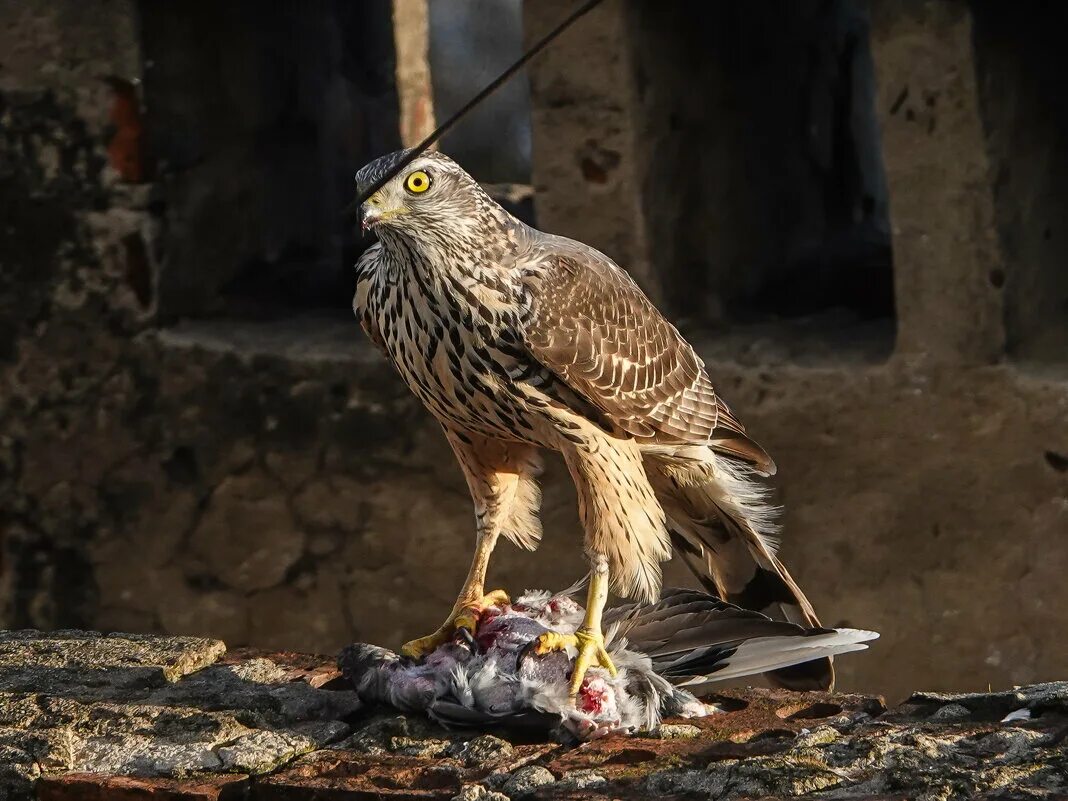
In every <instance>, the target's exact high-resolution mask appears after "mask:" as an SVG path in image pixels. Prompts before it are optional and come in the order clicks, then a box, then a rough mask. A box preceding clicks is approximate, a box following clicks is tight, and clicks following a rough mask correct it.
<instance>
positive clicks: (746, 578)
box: [646, 449, 834, 689]
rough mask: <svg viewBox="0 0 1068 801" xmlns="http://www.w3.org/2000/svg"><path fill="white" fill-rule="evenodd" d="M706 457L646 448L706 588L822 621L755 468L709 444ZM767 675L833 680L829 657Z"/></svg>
mask: <svg viewBox="0 0 1068 801" xmlns="http://www.w3.org/2000/svg"><path fill="white" fill-rule="evenodd" d="M703 450H704V452H703V454H702V456H703V458H701V459H700V460H694V459H693V458H691V457H690V456H687V457H686V458H683V459H675V458H672V457H671V456H670V455H668V454H665V453H663V452H662V451H659V450H658V451H657V452H654V453H647V454H646V470H647V472H648V474H649V477H650V481H651V482H652V484H653V486H654V488H655V490H656V493H657V497H658V498H659V499H660V502H661V505H662V506H663V508H664V511H665V513H666V514H667V516H668V524H669V528H670V529H671V533H672V544H673V546H674V547H675V550H676V553H678V554H679V555H680V557H681V558H682V559H683V561H684V562H685V563H686V565H687V566H688V567H689V568H690V570H691V571H693V573H694V575H695V576H696V577H697V579H698V580H699V581H700V582H701V584H702V585H703V586H704V587H705V589H707V590H709V591H711V592H715V593H717V594H718V595H719V596H720V597H721V598H723V599H724V600H726V601H729V602H730V603H733V604H737V605H738V606H741V607H744V608H746V609H753V610H757V611H761V612H764V613H765V614H768V615H769V616H771V617H772V618H775V619H779V620H785V621H789V622H791V623H797V624H800V625H804V626H818V625H819V619H818V618H817V616H816V613H815V610H814V609H813V608H812V604H811V603H810V602H809V600H808V598H807V597H805V594H804V592H802V591H801V588H800V587H798V585H797V582H795V581H794V579H793V577H792V576H791V575H790V573H789V571H788V570H787V569H786V567H785V566H784V565H783V564H782V562H781V561H780V560H779V558H778V556H776V549H777V547H778V539H777V538H776V536H775V534H776V533H777V531H778V528H777V526H776V525H775V523H774V517H775V514H776V511H777V510H776V508H775V507H774V506H772V505H771V504H769V503H768V500H767V490H766V489H765V488H764V487H763V485H761V484H760V483H759V482H757V481H756V480H755V477H754V471H752V469H751V468H748V467H747V466H745V465H743V464H742V463H740V462H738V461H736V460H734V459H732V458H730V457H727V456H722V455H718V454H715V453H713V452H712V451H710V450H708V449H703ZM768 678H769V679H770V680H772V681H773V682H775V683H776V684H779V685H781V686H784V687H789V688H791V689H826V688H830V687H832V686H833V684H834V670H833V667H832V665H831V661H830V659H819V660H816V661H812V662H807V663H806V664H804V665H799V666H797V667H794V668H790V669H788V670H781V671H780V670H777V671H772V672H770V673H769V674H768Z"/></svg>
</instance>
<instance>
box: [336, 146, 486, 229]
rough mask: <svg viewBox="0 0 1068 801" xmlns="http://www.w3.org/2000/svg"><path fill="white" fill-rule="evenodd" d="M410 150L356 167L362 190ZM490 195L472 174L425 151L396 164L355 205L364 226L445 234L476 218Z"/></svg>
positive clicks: (434, 153)
mask: <svg viewBox="0 0 1068 801" xmlns="http://www.w3.org/2000/svg"><path fill="white" fill-rule="evenodd" d="M408 152H409V151H407V150H398V151H396V152H395V153H390V154H389V155H386V156H382V157H381V158H379V159H376V160H374V161H372V162H371V163H370V164H368V165H366V166H365V167H363V168H362V169H361V170H360V171H359V172H358V173H356V191H357V193H362V192H363V191H364V190H365V189H367V188H368V187H369V186H371V184H373V183H374V182H375V181H376V180H378V179H379V178H381V177H382V176H383V175H385V174H386V173H387V172H389V171H390V170H392V169H393V168H394V167H395V166H396V165H397V163H398V162H399V161H400V160H401V159H403V158H404V157H405V156H406V155H407V154H408ZM492 202H493V201H492V200H490V199H489V197H488V196H487V195H486V193H485V192H483V191H482V188H481V187H480V186H479V185H478V183H477V182H476V181H475V179H474V178H472V177H471V176H470V175H468V174H467V173H466V172H465V171H464V170H463V168H461V167H460V165H459V164H457V163H456V162H455V161H453V160H452V159H450V158H449V157H448V156H446V155H445V154H443V153H436V152H427V153H423V154H421V155H420V156H419V157H418V158H417V159H415V161H413V162H412V163H411V164H409V165H408V166H407V167H405V168H404V169H403V170H401V172H400V173H398V174H397V175H395V176H394V177H393V178H392V179H390V181H389V182H388V183H387V184H386V185H385V186H383V187H382V188H381V189H379V190H378V191H377V192H375V193H374V194H373V195H372V196H371V197H370V198H368V200H367V202H365V203H364V204H363V205H362V206H361V207H360V222H361V225H362V227H363V229H364V230H365V231H366V230H368V229H372V228H373V229H377V230H379V231H382V230H383V229H385V230H393V231H399V232H402V233H406V234H408V235H409V236H412V237H416V238H426V237H435V238H444V239H447V238H449V237H450V236H451V235H453V234H455V233H457V232H458V229H460V228H463V227H464V226H465V223H467V222H468V221H471V220H474V219H477V217H478V212H479V211H480V209H481V208H484V207H485V206H486V204H487V203H490V204H492Z"/></svg>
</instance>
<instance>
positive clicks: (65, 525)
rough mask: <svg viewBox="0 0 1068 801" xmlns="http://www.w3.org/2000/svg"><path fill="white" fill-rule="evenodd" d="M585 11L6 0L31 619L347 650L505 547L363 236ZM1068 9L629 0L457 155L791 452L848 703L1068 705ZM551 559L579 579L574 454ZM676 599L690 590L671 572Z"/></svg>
mask: <svg viewBox="0 0 1068 801" xmlns="http://www.w3.org/2000/svg"><path fill="white" fill-rule="evenodd" d="M576 2H577V0H527V1H526V2H522V0H392V2H391V0H360V2H354V1H353V0H311V1H309V2H296V0H271V1H270V2H264V1H263V0H228V1H227V2H224V3H217V2H206V1H202V0H184V1H183V2H171V3H163V2H153V0H142V1H141V2H138V0H0V548H2V550H0V554H2V573H0V575H2V578H0V627H8V628H23V627H35V628H42V629H52V628H59V627H65V628H71V627H78V628H95V629H104V630H123V631H134V632H171V633H189V634H200V635H211V636H217V637H221V638H223V639H225V640H226V641H227V642H228V643H229V644H230V645H231V646H240V645H246V644H252V645H255V646H261V647H266V648H283V649H299V650H309V651H318V652H325V653H330V652H333V651H336V650H337V649H338V648H340V647H341V646H342V645H344V644H346V643H348V642H350V641H352V640H355V639H362V640H371V641H375V642H379V643H381V644H384V645H389V646H397V645H399V643H401V642H403V641H404V640H406V639H409V638H412V637H414V636H418V635H422V634H425V633H427V632H428V631H429V630H430V629H431V628H432V627H434V626H436V625H437V624H438V623H440V620H441V618H442V617H443V616H444V614H445V612H446V611H447V609H448V607H449V605H450V604H451V602H452V600H453V598H454V596H455V592H456V590H457V588H458V586H459V583H460V581H461V578H462V576H463V573H464V571H465V569H466V565H467V562H468V559H469V554H470V548H471V546H472V543H473V530H474V528H473V519H472V512H471V506H470V501H469V499H468V496H467V492H466V489H465V487H464V483H463V480H462V478H461V476H460V473H459V470H458V469H457V467H456V466H455V464H454V462H453V458H452V456H451V453H450V452H449V449H448V447H447V445H446V443H445V441H444V439H443V437H442V435H441V433H440V430H439V429H438V428H437V426H436V424H434V422H433V421H432V419H431V418H430V417H429V415H428V414H427V413H426V412H425V411H424V410H423V409H422V408H421V406H420V405H419V404H418V402H417V401H416V400H415V398H414V397H413V396H411V395H410V394H409V392H408V390H407V389H406V388H405V387H404V386H403V385H402V383H401V382H400V380H399V379H398V378H397V377H396V376H395V375H394V374H393V372H392V371H391V369H390V368H389V367H388V366H387V365H386V364H385V362H384V361H383V360H382V359H381V358H380V357H379V355H378V354H377V353H376V352H375V351H374V350H373V348H372V347H371V346H370V345H369V343H367V342H366V341H365V339H364V336H363V334H362V333H361V332H360V330H359V328H358V326H357V324H356V322H355V321H354V320H353V319H352V315H351V311H350V302H351V296H352V290H353V285H354V281H353V272H352V264H353V262H354V261H355V259H356V257H357V256H358V254H359V252H360V249H361V248H362V247H363V246H364V244H363V243H362V242H361V241H360V239H359V236H358V233H357V232H356V231H354V230H353V227H352V223H351V221H346V220H344V219H343V218H342V216H341V214H340V212H341V209H342V207H343V206H344V205H345V204H346V203H347V202H349V201H350V200H351V198H352V190H353V183H352V176H353V174H354V172H355V171H356V170H357V169H358V168H359V167H360V166H361V165H362V164H364V163H365V162H367V161H369V160H370V159H372V158H374V157H376V156H378V155H380V154H382V153H384V152H388V151H390V150H393V149H395V148H397V147H400V146H401V145H402V143H412V142H415V141H417V140H418V139H419V138H421V136H422V135H423V134H424V133H426V132H427V131H429V130H431V129H432V128H433V127H434V123H435V120H438V121H440V120H441V119H444V118H445V117H446V116H447V115H448V114H449V113H450V112H451V111H453V110H455V109H456V108H457V107H458V106H460V105H462V103H463V102H464V101H465V100H466V99H467V98H468V97H469V96H470V95H471V94H473V93H474V92H475V91H477V89H478V88H480V87H481V86H482V85H483V84H484V83H486V82H487V81H488V80H489V79H490V78H491V77H492V76H493V75H495V74H496V73H497V72H498V71H499V70H500V69H501V68H503V66H505V65H506V64H507V63H509V62H510V61H511V60H513V59H514V58H516V57H517V56H518V55H519V53H520V52H521V50H522V47H523V43H524V41H526V42H530V41H532V40H533V39H534V38H536V37H537V36H539V35H540V34H541V33H543V32H545V31H546V30H548V29H549V28H550V27H551V26H553V25H555V23H556V22H557V21H558V20H560V19H561V18H562V17H563V16H564V15H565V14H566V13H567V12H568V11H569V10H570V9H571V8H572V7H573V6H574V4H575V3H576ZM1066 27H1068V4H1063V3H1057V2H1034V3H1028V4H1023V5H1021V4H1018V3H1012V2H1009V0H974V1H973V2H965V1H964V0H878V2H872V3H870V4H869V3H864V2H861V0H791V1H790V2H787V1H786V0H772V1H770V2H762V3H752V2H743V0H715V1H713V0H676V1H675V2H671V3H655V2H652V0H605V2H604V3H603V4H602V5H601V6H600V7H599V8H598V9H597V10H596V11H595V12H593V13H592V14H590V15H589V16H588V17H586V18H584V19H583V20H581V21H580V22H578V23H577V24H576V25H575V26H574V27H573V28H572V29H571V30H569V31H568V32H567V33H565V34H564V35H563V36H562V37H561V38H560V39H559V40H557V42H556V43H555V44H554V45H553V46H552V47H551V48H550V49H549V50H548V51H547V52H546V53H545V54H543V55H542V56H541V57H540V58H539V59H538V60H537V61H536V62H534V64H533V65H532V66H531V68H530V69H529V71H528V72H527V73H526V74H524V75H521V76H520V77H519V78H517V79H516V80H514V81H513V82H512V83H510V84H509V85H508V86H507V87H506V88H505V89H504V90H503V91H501V92H500V93H499V94H497V95H496V96H495V97H494V98H492V99H491V100H490V101H489V102H487V103H486V104H485V106H483V107H481V108H480V109H479V110H478V111H477V112H476V113H474V114H472V115H471V116H470V117H469V118H468V119H467V120H466V121H465V122H464V123H463V124H462V125H460V126H458V127H457V128H456V129H455V130H454V131H453V132H452V133H451V134H450V135H449V136H447V137H446V138H445V140H444V141H443V142H442V143H441V147H442V149H443V150H444V151H446V152H448V153H450V154H451V155H453V156H454V157H456V158H457V159H458V160H459V161H460V162H461V163H462V164H464V165H465V166H466V167H467V168H468V169H469V170H470V171H471V172H472V173H473V174H474V175H475V177H476V178H478V179H479V180H480V181H483V182H485V183H486V184H487V185H488V186H489V188H490V190H491V191H492V192H493V193H494V195H495V196H497V197H498V198H500V199H501V200H502V202H504V203H506V204H508V206H509V207H510V208H512V209H513V210H514V211H515V212H516V213H517V214H519V215H521V216H523V217H524V218H525V219H527V220H529V221H534V222H536V224H537V225H538V226H539V227H541V228H543V229H545V230H548V231H552V232H555V233H560V234H565V235H568V236H573V237H576V238H578V239H582V240H584V241H586V242H588V243H590V244H592V245H594V246H596V247H598V248H600V249H601V250H603V251H605V252H606V253H608V254H609V255H610V256H612V257H613V258H614V259H615V260H616V261H618V262H619V263H620V264H622V265H623V266H625V267H626V268H627V269H628V270H630V271H631V273H632V274H633V275H634V276H635V277H636V278H637V279H638V280H639V282H640V283H641V284H642V285H643V286H644V287H645V288H646V290H647V291H648V292H649V294H650V295H652V296H653V297H654V298H656V299H657V301H658V302H659V303H660V304H661V305H662V307H663V308H664V309H665V310H666V311H668V312H669V314H670V315H671V316H672V317H673V319H675V320H677V321H678V322H679V324H680V327H681V328H682V330H683V331H684V333H685V334H686V335H687V336H688V337H689V338H690V339H691V340H692V341H693V342H694V343H695V345H697V347H698V349H699V350H700V352H701V353H702V355H703V356H704V357H705V359H706V362H707V363H708V367H709V372H710V373H711V376H712V378H713V381H714V383H716V385H717V388H718V389H719V390H720V391H721V393H722V394H723V395H724V396H725V397H726V398H727V399H728V401H729V402H730V403H731V405H732V406H733V407H734V409H735V411H736V412H737V413H738V415H739V417H740V418H741V419H742V420H744V421H745V423H746V424H747V426H748V427H749V430H750V432H751V433H752V434H753V436H754V437H755V438H756V439H757V440H758V441H760V442H761V443H762V444H763V445H764V446H765V447H766V448H767V449H768V450H769V451H770V452H771V453H772V454H773V455H774V457H775V458H776V460H777V461H778V464H779V475H778V476H777V477H776V485H777V490H778V493H779V496H780V499H781V501H782V503H783V504H784V505H785V508H786V512H785V517H784V524H785V533H784V545H783V555H784V558H785V560H786V562H787V563H788V564H789V565H790V566H791V568H792V570H793V572H794V574H795V576H797V578H798V579H799V581H800V583H801V584H802V586H803V587H804V588H805V589H806V591H807V592H808V594H809V596H810V597H811V598H812V600H813V602H814V603H815V606H816V608H817V610H818V611H819V612H820V614H821V616H822V618H823V620H824V622H825V623H829V624H836V625H838V624H841V625H851V626H857V627H864V628H874V629H877V630H878V631H880V632H882V635H883V638H882V639H881V640H880V641H879V643H877V644H876V646H875V648H874V649H873V650H872V651H871V652H869V653H868V654H864V655H856V656H855V657H853V658H846V659H843V660H841V662H840V669H839V676H840V686H841V687H843V688H847V689H862V690H868V691H877V692H883V693H885V694H887V695H888V696H889V697H891V698H898V697H900V696H902V695H904V694H905V693H907V692H908V691H910V690H913V689H919V688H922V689H940V688H955V689H985V688H986V687H987V686H988V685H991V686H993V687H995V688H997V687H1005V686H1008V685H1011V684H1014V683H1023V682H1031V681H1038V680H1047V679H1054V678H1065V677H1068V639H1066V638H1065V637H1064V636H1063V634H1064V631H1065V619H1066V615H1065V607H1066V605H1068V582H1066V581H1065V578H1064V577H1065V572H1066V568H1068V264H1066V257H1068V227H1066V223H1068V85H1066V84H1068V55H1066V54H1065V50H1064V47H1063V43H1062V38H1063V31H1064V30H1065V28H1066ZM545 485H546V487H545V489H546V491H545V504H544V518H545V523H546V538H545V542H544V543H543V545H542V548H541V550H540V551H539V552H537V553H536V554H533V555H528V554H525V553H519V552H518V551H516V550H515V549H514V548H513V547H512V546H511V545H509V544H502V546H501V547H500V548H499V549H498V553H497V556H496V559H495V563H494V565H493V568H492V572H491V583H492V584H493V585H494V586H497V585H500V586H504V587H507V588H509V589H510V590H512V591H513V592H518V591H520V590H522V589H523V588H526V587H553V588H558V587H562V586H564V585H566V584H569V583H571V581H572V580H574V579H575V578H577V577H578V576H579V575H580V574H581V573H582V572H583V566H582V562H581V561H580V551H581V546H580V542H581V538H580V535H579V529H578V523H577V517H576V513H575V510H574V493H573V490H572V489H571V486H570V482H569V481H568V480H567V479H566V476H564V473H563V470H562V469H561V467H560V465H559V464H557V463H556V461H555V460H554V461H553V462H552V465H551V468H550V470H549V472H548V475H547V476H546V478H545ZM668 580H669V582H671V583H687V584H688V583H690V579H689V577H688V576H687V574H686V572H685V570H684V569H683V568H681V567H680V566H678V565H675V564H672V565H670V566H669V569H668Z"/></svg>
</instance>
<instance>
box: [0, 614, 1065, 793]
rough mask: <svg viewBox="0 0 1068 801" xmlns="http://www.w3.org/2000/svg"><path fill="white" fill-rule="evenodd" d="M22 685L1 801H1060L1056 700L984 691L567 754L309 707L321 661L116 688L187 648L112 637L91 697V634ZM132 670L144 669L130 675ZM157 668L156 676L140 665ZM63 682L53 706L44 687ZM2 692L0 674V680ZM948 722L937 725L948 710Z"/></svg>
mask: <svg viewBox="0 0 1068 801" xmlns="http://www.w3.org/2000/svg"><path fill="white" fill-rule="evenodd" d="M19 634H20V633H19V632H5V633H3V641H4V642H8V641H11V640H18V641H19V642H22V643H24V644H25V646H24V648H23V650H22V652H21V655H22V657H23V658H24V659H25V660H26V665H25V667H24V669H23V676H24V678H26V679H27V680H29V681H31V682H32V678H33V671H35V670H38V671H42V672H44V673H45V676H44V677H43V678H42V680H41V682H40V685H41V687H42V688H44V689H40V690H38V691H26V692H6V691H4V692H0V799H3V801H28V799H30V798H38V799H43V800H44V801H67V799H70V800H71V801H73V800H74V799H78V801H140V800H141V799H155V800H156V801H236V799H239V798H240V799H246V801H283V800H285V801H312V800H313V799H320V800H321V799H335V798H337V799H341V798H346V799H348V798H355V799H360V798H368V799H371V798H374V799H381V798H386V799H398V800H399V799H424V801H449V799H456V798H459V799H461V801H501V800H502V799H520V798H530V799H557V798H568V799H580V798H581V799H598V798H604V799H609V798H614V799H632V798H633V799H640V798H648V797H652V796H664V797H670V798H690V797H702V798H704V797H714V798H718V799H723V801H729V800H730V799H745V798H755V797H776V798H793V797H806V798H827V799H884V798H895V799H899V798H900V799H905V798H908V799H932V800H933V799H939V801H958V800H959V801H965V799H971V798H989V799H994V798H1054V797H1060V796H1061V795H1063V794H1064V793H1068V756H1066V753H1065V749H1064V747H1063V739H1064V732H1065V731H1066V730H1068V682H1055V683H1049V684H1043V685H1032V686H1027V687H1019V688H1016V689H1014V690H1010V691H1005V692H992V693H941V692H924V693H914V694H913V695H912V696H910V697H909V699H908V701H907V702H905V703H904V704H902V705H901V706H899V707H896V708H893V709H890V710H887V709H886V707H885V705H884V704H883V702H882V699H880V698H875V697H871V696H863V695H848V694H827V693H807V694H801V693H791V692H785V691H780V690H752V689H750V690H725V691H723V692H720V693H718V694H715V695H711V696H708V698H707V700H709V701H711V702H713V703H715V704H717V705H718V706H719V708H721V709H722V710H724V711H723V712H721V713H719V714H715V715H712V716H710V717H706V718H700V719H696V720H689V721H682V720H673V721H669V722H667V723H665V724H664V725H662V726H661V727H660V728H659V729H658V730H657V731H656V732H653V733H650V734H649V735H644V736H633V737H623V736H609V737H605V738H602V739H599V740H595V741H593V742H591V743H587V744H586V745H584V746H581V747H570V746H566V745H561V744H559V743H556V742H551V741H540V740H539V739H538V737H537V736H536V735H535V734H533V733H532V732H531V731H530V730H529V729H528V730H525V731H523V732H509V731H498V732H497V733H496V734H493V735H489V734H481V733H479V732H477V731H464V730H453V731H449V730H445V729H442V728H440V727H438V726H437V725H436V724H433V723H431V722H430V721H429V720H428V719H426V718H421V717H413V716H406V715H402V714H398V713H396V712H386V711H379V710H364V709H360V708H359V707H358V705H357V704H356V703H355V702H354V699H353V698H352V694H351V693H349V692H348V691H344V690H327V689H317V688H316V687H315V686H313V685H314V684H317V683H318V684H322V679H323V678H324V677H325V676H329V675H331V673H332V672H336V671H334V668H333V665H332V660H330V659H326V658H322V657H314V656H310V655H301V654H266V653H262V652H260V653H257V652H248V651H246V652H240V653H231V654H228V655H227V656H226V657H225V659H223V660H220V661H218V662H215V663H214V664H211V665H207V666H205V667H202V668H200V669H199V670H194V671H193V672H189V673H185V674H183V675H180V676H175V677H174V679H173V680H167V679H166V678H163V677H162V675H161V674H160V673H159V671H158V670H156V671H155V672H150V673H144V674H138V675H137V676H131V674H130V668H129V665H130V664H134V663H137V662H138V661H139V660H141V659H142V658H143V657H144V655H145V654H155V655H159V654H168V655H171V656H172V657H180V656H181V655H183V654H189V653H195V652H197V650H198V648H202V647H203V642H201V643H198V642H197V641H193V640H173V639H167V638H160V639H156V640H149V639H143V640H133V639H127V638H108V639H111V640H112V641H113V642H112V644H111V647H110V648H109V649H108V650H101V651H98V652H97V653H99V655H100V658H101V662H100V664H99V665H97V666H96V668H95V669H96V672H97V674H98V676H97V677H96V680H95V681H93V682H91V683H90V682H87V681H86V680H85V679H84V676H85V675H86V673H87V671H89V670H90V669H92V668H93V664H92V662H91V659H92V652H87V651H85V650H74V651H71V650H68V653H70V655H71V663H70V665H69V666H68V665H64V664H63V662H62V657H60V656H58V655H59V654H61V653H63V649H64V648H69V644H70V642H71V641H72V640H78V641H91V640H93V639H94V635H91V634H87V633H84V632H82V633H78V632H65V633H62V634H60V635H58V636H57V637H55V638H54V639H53V640H50V639H49V638H48V637H47V636H45V635H41V634H39V633H37V632H34V633H32V634H33V636H28V637H20V636H18V635H19ZM148 661H151V660H146V664H147V662H148ZM155 661H156V662H162V661H164V660H162V659H158V658H157V659H155ZM55 670H66V671H67V674H68V675H70V676H72V677H73V681H72V684H71V686H70V687H69V689H68V690H66V691H64V688H62V687H59V686H56V685H53V684H49V682H50V681H51V678H52V674H51V671H55ZM0 675H2V674H0ZM947 709H950V710H951V711H952V714H949V715H947V714H946V713H945V710H947Z"/></svg>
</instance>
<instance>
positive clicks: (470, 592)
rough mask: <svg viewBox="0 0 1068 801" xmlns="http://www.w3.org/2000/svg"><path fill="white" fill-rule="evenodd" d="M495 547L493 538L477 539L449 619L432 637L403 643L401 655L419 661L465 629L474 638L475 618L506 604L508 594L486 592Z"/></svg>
mask: <svg viewBox="0 0 1068 801" xmlns="http://www.w3.org/2000/svg"><path fill="white" fill-rule="evenodd" d="M496 544H497V535H496V534H491V533H489V532H484V533H481V534H480V535H479V537H478V544H477V546H476V547H475V555H474V558H473V559H472V560H471V569H470V570H468V571H467V579H466V580H465V581H464V586H463V589H461V590H460V595H459V597H457V599H456V603H455V604H453V606H452V612H450V613H449V617H448V618H447V619H446V620H445V622H444V623H442V624H441V626H439V627H438V629H437V631H435V632H434V633H433V634H428V635H427V636H426V637H420V638H419V639H418V640H411V641H410V642H406V643H404V645H402V646H401V653H402V654H404V656H409V657H412V658H413V659H422V658H423V657H424V656H426V655H427V654H429V653H430V652H431V651H433V650H434V649H435V648H437V647H438V646H439V645H444V644H445V643H447V642H448V641H449V640H451V639H452V638H453V637H454V636H455V635H456V632H457V631H458V630H460V629H465V630H466V631H467V632H469V633H470V634H472V635H473V634H474V633H475V628H476V627H477V626H478V617H479V615H480V614H482V612H483V611H484V610H485V609H486V608H487V607H490V606H500V605H502V604H506V603H509V598H508V593H506V592H505V591H504V590H494V591H493V592H491V593H487V592H486V590H485V585H486V570H487V568H488V567H489V559H490V554H491V553H493V546H494V545H496Z"/></svg>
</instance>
